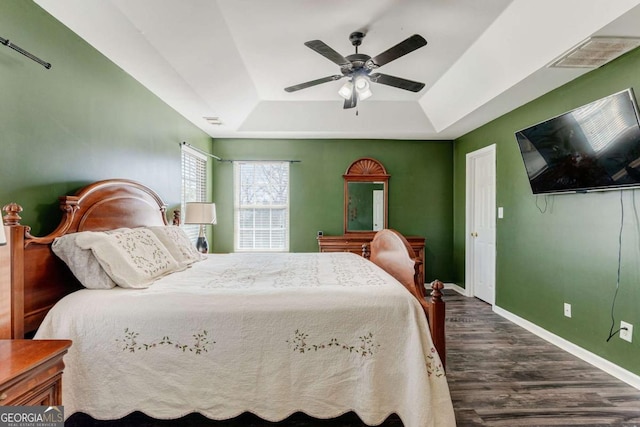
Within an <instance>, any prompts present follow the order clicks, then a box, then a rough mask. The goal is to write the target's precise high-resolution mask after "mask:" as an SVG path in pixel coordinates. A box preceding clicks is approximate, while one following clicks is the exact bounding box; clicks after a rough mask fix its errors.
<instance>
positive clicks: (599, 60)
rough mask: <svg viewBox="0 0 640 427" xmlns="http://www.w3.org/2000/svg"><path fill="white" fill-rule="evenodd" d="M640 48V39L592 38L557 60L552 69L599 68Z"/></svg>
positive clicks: (551, 66)
mask: <svg viewBox="0 0 640 427" xmlns="http://www.w3.org/2000/svg"><path fill="white" fill-rule="evenodd" d="M638 46H640V38H633V37H590V38H588V39H587V40H585V41H583V42H582V43H580V44H579V45H578V46H577V47H574V48H573V49H571V50H569V51H568V52H566V53H565V54H564V55H562V56H561V57H560V58H559V59H557V60H555V61H554V62H553V63H552V64H551V65H549V67H550V68H598V67H601V66H603V65H604V64H606V63H607V62H609V61H612V60H614V59H616V58H617V57H618V56H620V55H622V54H623V53H627V52H629V51H630V50H631V49H634V48H636V47H638Z"/></svg>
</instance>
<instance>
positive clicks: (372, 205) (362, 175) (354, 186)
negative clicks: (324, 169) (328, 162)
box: [343, 157, 389, 233]
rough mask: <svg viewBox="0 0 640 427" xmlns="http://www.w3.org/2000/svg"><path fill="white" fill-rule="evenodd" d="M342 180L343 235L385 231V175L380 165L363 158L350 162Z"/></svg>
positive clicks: (387, 187)
mask: <svg viewBox="0 0 640 427" xmlns="http://www.w3.org/2000/svg"><path fill="white" fill-rule="evenodd" d="M343 177H344V232H345V233H365V232H369V233H370V232H372V231H378V230H382V229H383V228H387V200H388V196H389V175H388V174H387V171H386V170H385V168H384V166H382V163H380V162H379V161H377V160H375V159H371V158H369V157H364V158H361V159H358V160H356V161H355V162H353V163H351V165H350V166H349V167H348V168H347V171H346V172H345V174H344V175H343Z"/></svg>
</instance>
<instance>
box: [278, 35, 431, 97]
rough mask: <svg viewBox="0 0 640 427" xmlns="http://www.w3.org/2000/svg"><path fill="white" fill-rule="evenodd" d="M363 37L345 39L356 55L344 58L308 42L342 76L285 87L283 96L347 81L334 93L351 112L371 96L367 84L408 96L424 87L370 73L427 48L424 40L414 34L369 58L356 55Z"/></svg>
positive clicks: (319, 44)
mask: <svg viewBox="0 0 640 427" xmlns="http://www.w3.org/2000/svg"><path fill="white" fill-rule="evenodd" d="M364 36H365V33H363V32H360V31H355V32H353V33H351V34H350V35H349V40H350V41H351V44H352V45H353V46H355V48H356V53H354V54H353V55H348V56H347V57H344V56H342V55H340V54H339V53H338V52H336V51H335V50H333V49H332V48H330V47H329V46H328V45H327V44H326V43H325V42H323V41H322V40H311V41H308V42H306V43H305V46H307V47H309V48H310V49H313V50H315V51H316V52H318V53H319V54H320V55H322V56H324V57H325V58H327V59H329V60H330V61H332V62H334V63H336V64H338V65H339V66H340V71H341V72H342V74H335V75H333V76H327V77H323V78H321V79H316V80H311V81H308V82H305V83H300V84H297V85H294V86H289V87H286V88H285V89H284V90H285V91H287V92H295V91H298V90H300V89H306V88H308V87H311V86H316V85H319V84H322V83H327V82H331V81H334V80H340V79H342V78H345V77H346V78H348V79H349V81H347V82H346V83H345V84H344V85H343V86H342V87H341V88H340V90H339V91H338V93H339V94H340V96H342V97H343V98H344V99H345V101H344V108H353V107H355V106H356V104H357V102H358V99H359V100H361V101H362V100H365V99H367V98H368V97H370V96H371V90H370V89H369V82H374V83H380V84H383V85H387V86H393V87H397V88H399V89H404V90H408V91H411V92H419V91H420V90H422V88H423V87H424V83H420V82H414V81H412V80H407V79H403V78H401V77H395V76H391V75H388V74H382V73H372V71H373V70H375V69H377V68H379V67H382V66H383V65H385V64H388V63H389V62H391V61H393V60H395V59H398V58H400V57H401V56H404V55H406V54H407V53H410V52H413V51H414V50H416V49H419V48H421V47H422V46H425V45H426V44H427V41H426V40H425V39H424V37H422V36H420V35H418V34H414V35H412V36H411V37H409V38H407V39H405V40H404V41H401V42H400V43H398V44H397V45H395V46H393V47H391V48H389V49H387V50H385V51H384V52H382V53H381V54H379V55H376V56H374V57H373V58H372V57H370V56H369V55H365V54H363V53H358V46H360V45H361V44H362V39H363V38H364Z"/></svg>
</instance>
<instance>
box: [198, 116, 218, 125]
mask: <svg viewBox="0 0 640 427" xmlns="http://www.w3.org/2000/svg"><path fill="white" fill-rule="evenodd" d="M203 119H205V120H206V121H207V122H209V124H210V125H216V126H220V125H221V124H222V120H220V117H203Z"/></svg>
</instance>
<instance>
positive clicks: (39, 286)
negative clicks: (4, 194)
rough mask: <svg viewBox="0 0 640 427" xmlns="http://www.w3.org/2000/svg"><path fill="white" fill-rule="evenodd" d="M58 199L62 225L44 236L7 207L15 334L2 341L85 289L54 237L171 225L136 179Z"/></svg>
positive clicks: (150, 192) (106, 183)
mask: <svg viewBox="0 0 640 427" xmlns="http://www.w3.org/2000/svg"><path fill="white" fill-rule="evenodd" d="M59 200H60V209H61V210H62V212H63V214H62V219H61V221H60V224H59V225H58V226H57V227H56V229H55V230H54V231H53V232H51V233H50V234H48V235H46V236H42V237H35V236H32V235H31V234H30V228H29V227H27V226H24V225H21V224H20V216H19V212H20V211H22V208H21V207H20V206H19V205H17V204H15V203H11V204H9V205H7V206H5V207H4V208H3V209H4V210H5V211H6V212H7V215H5V217H4V223H5V225H7V226H9V227H8V236H7V240H8V242H9V250H10V254H11V316H10V318H11V327H10V330H11V336H10V337H0V338H22V337H24V336H25V334H29V333H30V332H33V331H35V330H36V329H37V328H38V326H39V325H40V323H41V322H42V320H43V319H44V317H45V315H46V314H47V312H48V311H49V309H50V308H51V307H52V306H53V304H55V303H56V302H57V301H59V300H60V299H61V298H62V297H64V296H65V295H67V294H69V293H71V292H73V291H75V290H77V289H80V288H81V285H80V284H79V283H78V281H77V280H76V278H75V277H74V276H73V274H72V273H71V272H70V271H69V269H68V268H67V266H66V265H65V264H64V263H63V262H62V261H61V260H60V259H59V258H58V257H57V256H55V255H54V253H53V252H52V251H51V243H52V242H53V240H54V239H55V238H56V237H60V236H62V235H65V234H69V233H75V232H78V231H103V230H110V229H115V228H121V227H129V228H133V227H142V226H152V225H167V224H168V221H167V218H166V215H165V212H166V205H165V203H164V202H163V201H162V199H161V198H160V196H158V194H156V193H155V192H154V191H153V190H151V189H149V188H148V187H146V186H144V185H142V184H140V183H137V182H135V181H130V180H125V179H109V180H104V181H98V182H95V183H93V184H90V185H88V186H86V187H84V188H82V189H81V190H79V191H78V192H77V193H76V194H74V195H73V196H62V197H60V198H59ZM174 221H175V220H174ZM0 320H2V318H1V317H0ZM0 326H2V325H0ZM2 330H3V328H2V327H0V331H2Z"/></svg>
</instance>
